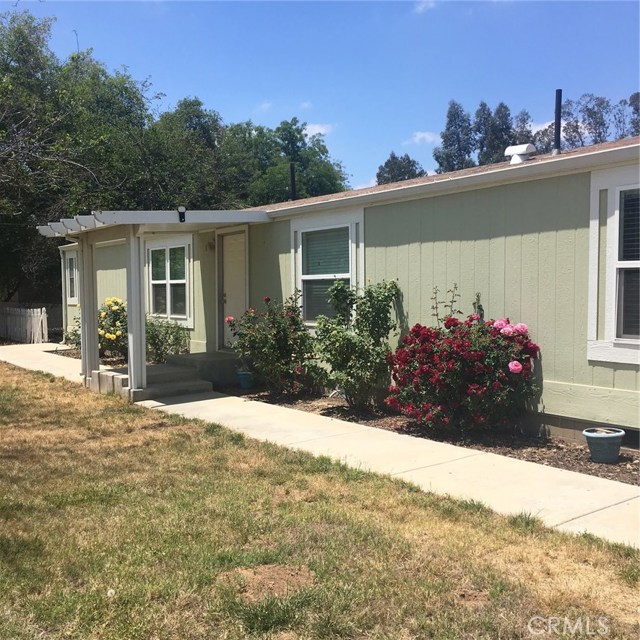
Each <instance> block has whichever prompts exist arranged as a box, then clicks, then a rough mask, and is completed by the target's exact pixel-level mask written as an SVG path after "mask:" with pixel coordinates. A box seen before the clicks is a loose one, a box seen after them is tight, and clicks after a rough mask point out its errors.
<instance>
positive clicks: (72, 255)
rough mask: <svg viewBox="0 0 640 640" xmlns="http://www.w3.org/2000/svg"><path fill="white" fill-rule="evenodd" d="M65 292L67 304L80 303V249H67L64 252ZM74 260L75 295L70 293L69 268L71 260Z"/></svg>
mask: <svg viewBox="0 0 640 640" xmlns="http://www.w3.org/2000/svg"><path fill="white" fill-rule="evenodd" d="M63 255H64V257H63V260H64V293H65V302H66V304H67V305H73V304H78V288H79V283H80V280H79V278H78V273H79V271H80V269H79V266H78V251H77V250H74V251H65V252H64V254H63ZM70 260H73V265H74V266H73V290H74V293H75V295H73V296H71V295H69V292H70V291H71V272H70V270H69V261H70Z"/></svg>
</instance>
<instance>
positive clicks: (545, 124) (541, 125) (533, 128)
mask: <svg viewBox="0 0 640 640" xmlns="http://www.w3.org/2000/svg"><path fill="white" fill-rule="evenodd" d="M550 124H553V120H549V122H541V123H539V124H538V123H536V122H532V123H531V132H532V133H537V132H538V131H542V130H543V129H546V128H547V127H548V126H549V125H550Z"/></svg>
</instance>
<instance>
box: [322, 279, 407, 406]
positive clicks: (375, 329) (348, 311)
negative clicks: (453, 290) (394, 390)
mask: <svg viewBox="0 0 640 640" xmlns="http://www.w3.org/2000/svg"><path fill="white" fill-rule="evenodd" d="M399 292H400V289H399V287H398V284H397V282H395V281H390V282H381V283H379V284H372V285H368V286H366V287H365V288H364V290H363V291H362V293H361V294H357V293H356V292H355V291H354V290H352V289H350V288H349V287H348V286H347V285H346V284H345V283H344V282H343V281H341V280H338V281H336V282H335V283H334V284H333V286H332V287H331V288H330V289H329V300H330V302H331V304H332V306H333V308H334V309H335V312H336V315H335V316H334V317H333V318H327V317H326V316H320V317H319V318H318V327H317V331H316V338H317V341H318V351H319V354H320V356H321V357H322V358H323V359H324V360H325V361H326V362H327V363H328V364H329V366H330V368H331V371H330V374H329V378H330V380H331V382H332V383H333V384H334V385H335V386H336V387H337V388H339V389H342V390H343V391H344V394H345V398H346V400H347V402H348V404H349V405H350V406H352V407H356V408H366V407H368V406H370V405H371V404H372V403H373V402H374V400H375V397H376V395H377V393H378V392H379V390H380V389H383V388H385V387H386V386H387V385H388V384H389V371H390V367H389V365H388V364H387V354H388V353H389V351H390V347H389V334H390V333H391V332H392V331H395V330H396V329H397V324H396V322H395V321H394V320H393V319H392V318H391V312H392V307H393V304H394V302H396V300H397V298H398V295H399Z"/></svg>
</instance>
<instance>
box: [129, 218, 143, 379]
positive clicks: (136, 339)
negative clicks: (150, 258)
mask: <svg viewBox="0 0 640 640" xmlns="http://www.w3.org/2000/svg"><path fill="white" fill-rule="evenodd" d="M138 230H139V226H138V225H130V226H129V228H128V235H127V331H128V338H129V365H128V371H129V389H146V387H147V363H146V362H147V358H146V355H147V353H146V352H147V340H146V335H145V312H144V308H145V304H144V248H143V240H142V238H140V237H138Z"/></svg>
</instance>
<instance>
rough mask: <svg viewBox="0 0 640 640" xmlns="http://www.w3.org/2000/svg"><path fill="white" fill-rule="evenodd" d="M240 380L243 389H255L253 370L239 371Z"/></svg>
mask: <svg viewBox="0 0 640 640" xmlns="http://www.w3.org/2000/svg"><path fill="white" fill-rule="evenodd" d="M238 381H239V382H240V388H241V389H253V385H254V380H253V373H252V372H251V371H238Z"/></svg>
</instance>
